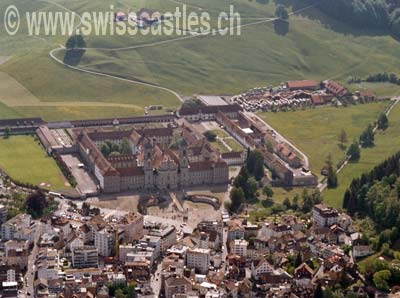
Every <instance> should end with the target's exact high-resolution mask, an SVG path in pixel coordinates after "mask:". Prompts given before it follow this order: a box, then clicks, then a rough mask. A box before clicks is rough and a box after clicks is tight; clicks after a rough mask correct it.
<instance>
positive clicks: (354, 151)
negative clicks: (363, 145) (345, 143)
mask: <svg viewBox="0 0 400 298" xmlns="http://www.w3.org/2000/svg"><path fill="white" fill-rule="evenodd" d="M347 156H350V160H351V161H358V160H359V159H360V157H361V150H360V146H359V144H358V142H357V141H354V142H353V144H351V145H350V147H349V149H348V150H347Z"/></svg>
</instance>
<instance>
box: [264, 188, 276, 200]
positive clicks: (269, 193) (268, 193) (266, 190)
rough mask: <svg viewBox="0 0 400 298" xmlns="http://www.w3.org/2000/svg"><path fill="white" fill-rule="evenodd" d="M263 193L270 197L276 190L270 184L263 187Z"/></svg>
mask: <svg viewBox="0 0 400 298" xmlns="http://www.w3.org/2000/svg"><path fill="white" fill-rule="evenodd" d="M263 194H264V195H265V196H266V197H267V198H268V199H270V198H272V197H273V196H274V191H273V190H272V188H271V187H269V186H268V185H265V186H264V188H263Z"/></svg>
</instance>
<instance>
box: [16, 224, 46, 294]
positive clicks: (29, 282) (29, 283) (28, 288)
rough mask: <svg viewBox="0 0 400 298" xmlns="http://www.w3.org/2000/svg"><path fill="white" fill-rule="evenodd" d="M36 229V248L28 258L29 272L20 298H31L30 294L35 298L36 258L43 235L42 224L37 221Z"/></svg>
mask: <svg viewBox="0 0 400 298" xmlns="http://www.w3.org/2000/svg"><path fill="white" fill-rule="evenodd" d="M35 224H36V227H35V232H34V233H35V236H34V241H35V244H34V247H33V249H32V251H31V253H30V255H29V258H28V271H27V272H26V275H25V283H24V287H23V288H22V290H21V291H22V294H20V295H18V297H20V298H23V297H29V295H28V293H30V297H33V295H34V288H33V282H34V279H35V271H36V266H35V261H36V257H37V255H38V253H39V248H38V246H37V243H38V241H39V238H40V234H41V229H42V228H41V223H40V221H36V222H35Z"/></svg>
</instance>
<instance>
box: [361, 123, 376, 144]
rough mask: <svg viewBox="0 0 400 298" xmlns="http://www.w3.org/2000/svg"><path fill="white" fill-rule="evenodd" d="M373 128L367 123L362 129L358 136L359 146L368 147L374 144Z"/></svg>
mask: <svg viewBox="0 0 400 298" xmlns="http://www.w3.org/2000/svg"><path fill="white" fill-rule="evenodd" d="M374 140H375V136H374V129H373V128H372V125H371V124H369V125H368V127H367V128H366V129H365V130H364V131H363V133H362V134H361V136H360V144H361V146H363V147H364V148H365V147H370V146H372V145H374Z"/></svg>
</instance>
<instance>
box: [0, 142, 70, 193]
mask: <svg viewBox="0 0 400 298" xmlns="http://www.w3.org/2000/svg"><path fill="white" fill-rule="evenodd" d="M0 167H1V168H2V169H3V170H4V171H6V172H7V174H8V175H10V176H11V177H12V178H13V179H16V180H18V181H21V182H25V183H31V184H35V185H41V186H42V187H44V188H48V189H52V190H59V189H67V188H69V186H67V184H66V180H65V178H64V177H63V175H62V173H61V171H60V169H59V168H58V166H57V164H56V163H55V161H54V160H53V159H52V158H51V157H49V156H47V154H46V152H45V151H44V150H43V147H42V146H41V145H40V144H38V142H37V141H35V140H34V138H33V137H31V136H11V137H10V138H9V139H3V138H1V139H0Z"/></svg>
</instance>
